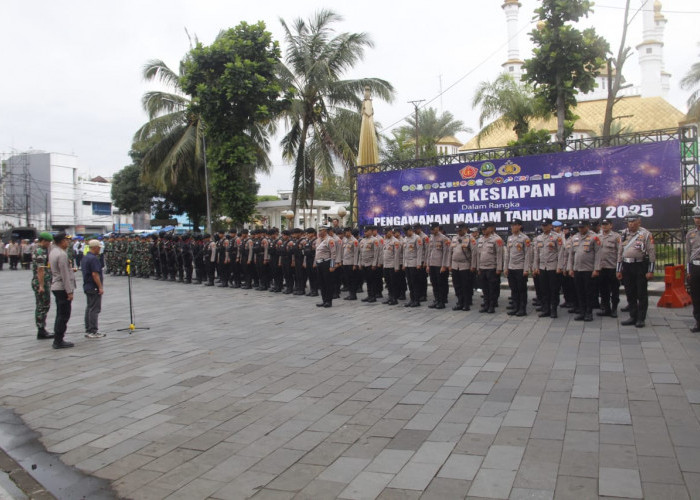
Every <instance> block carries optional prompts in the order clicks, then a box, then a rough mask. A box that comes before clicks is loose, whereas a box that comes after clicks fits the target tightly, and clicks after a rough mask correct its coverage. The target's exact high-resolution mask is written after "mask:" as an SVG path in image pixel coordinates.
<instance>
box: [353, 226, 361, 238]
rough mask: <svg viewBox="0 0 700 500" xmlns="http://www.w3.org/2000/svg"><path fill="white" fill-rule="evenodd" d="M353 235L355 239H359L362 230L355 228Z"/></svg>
mask: <svg viewBox="0 0 700 500" xmlns="http://www.w3.org/2000/svg"><path fill="white" fill-rule="evenodd" d="M352 235H353V236H354V237H355V238H357V237H358V236H359V235H360V230H359V229H357V228H354V229H353V230H352Z"/></svg>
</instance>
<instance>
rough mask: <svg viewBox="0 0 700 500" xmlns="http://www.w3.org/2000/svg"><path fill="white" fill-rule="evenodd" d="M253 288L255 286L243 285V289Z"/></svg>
mask: <svg viewBox="0 0 700 500" xmlns="http://www.w3.org/2000/svg"><path fill="white" fill-rule="evenodd" d="M251 288H253V287H252V286H250V285H243V286H242V287H241V290H250V289H251Z"/></svg>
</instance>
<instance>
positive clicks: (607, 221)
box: [600, 219, 612, 224]
mask: <svg viewBox="0 0 700 500" xmlns="http://www.w3.org/2000/svg"><path fill="white" fill-rule="evenodd" d="M600 223H601V224H612V221H611V220H610V219H603V220H601V221H600Z"/></svg>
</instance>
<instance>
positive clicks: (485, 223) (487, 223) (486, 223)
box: [481, 221, 496, 228]
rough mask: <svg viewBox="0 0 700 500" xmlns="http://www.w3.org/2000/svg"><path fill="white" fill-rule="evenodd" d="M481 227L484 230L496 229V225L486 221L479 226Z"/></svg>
mask: <svg viewBox="0 0 700 500" xmlns="http://www.w3.org/2000/svg"><path fill="white" fill-rule="evenodd" d="M481 227H484V228H486V227H496V223H495V222H493V221H486V222H484V223H483V224H482V225H481Z"/></svg>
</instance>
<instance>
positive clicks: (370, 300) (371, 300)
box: [366, 297, 377, 304]
mask: <svg viewBox="0 0 700 500" xmlns="http://www.w3.org/2000/svg"><path fill="white" fill-rule="evenodd" d="M366 302H367V303H368V304H374V303H375V302H377V299H375V298H374V297H372V298H371V299H368V300H367V301H366Z"/></svg>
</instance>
